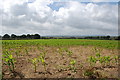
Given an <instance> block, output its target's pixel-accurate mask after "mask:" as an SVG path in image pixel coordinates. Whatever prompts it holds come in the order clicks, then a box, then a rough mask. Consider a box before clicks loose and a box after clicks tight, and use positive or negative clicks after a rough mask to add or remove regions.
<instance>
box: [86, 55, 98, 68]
mask: <svg viewBox="0 0 120 80" xmlns="http://www.w3.org/2000/svg"><path fill="white" fill-rule="evenodd" d="M87 60H88V61H89V63H90V66H94V65H95V64H96V62H97V59H96V57H93V56H90V57H89V58H88V59H87Z"/></svg>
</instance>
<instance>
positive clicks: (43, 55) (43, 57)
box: [38, 52, 47, 71]
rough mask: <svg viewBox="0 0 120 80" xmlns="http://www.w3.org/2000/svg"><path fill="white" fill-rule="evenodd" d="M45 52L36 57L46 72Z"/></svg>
mask: <svg viewBox="0 0 120 80" xmlns="http://www.w3.org/2000/svg"><path fill="white" fill-rule="evenodd" d="M45 54H46V53H45V52H43V53H41V54H40V56H39V57H38V61H40V62H41V63H42V65H43V66H44V70H45V71H47V69H46V62H45Z"/></svg>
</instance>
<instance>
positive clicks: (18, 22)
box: [0, 0, 118, 36]
mask: <svg viewBox="0 0 120 80" xmlns="http://www.w3.org/2000/svg"><path fill="white" fill-rule="evenodd" d="M92 1H93V2H92ZM101 1H102V2H101ZM104 1H106V2H103V0H84V2H81V1H77V0H71V1H68V0H66V1H63V0H61V1H60V0H58V1H55V0H3V1H1V3H0V19H1V24H2V25H1V26H0V28H1V30H2V31H1V34H2V35H3V34H5V33H8V34H12V33H14V34H17V35H20V34H35V33H38V34H40V35H42V36H45V35H79V36H80V35H118V4H117V0H114V2H113V0H104ZM109 1H110V2H109ZM115 1H116V2H115Z"/></svg>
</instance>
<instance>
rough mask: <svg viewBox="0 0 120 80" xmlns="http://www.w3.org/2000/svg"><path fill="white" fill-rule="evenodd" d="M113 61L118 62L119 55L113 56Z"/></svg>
mask: <svg viewBox="0 0 120 80" xmlns="http://www.w3.org/2000/svg"><path fill="white" fill-rule="evenodd" d="M112 59H113V61H114V62H115V63H116V65H117V64H118V61H119V56H114V57H113V58H112Z"/></svg>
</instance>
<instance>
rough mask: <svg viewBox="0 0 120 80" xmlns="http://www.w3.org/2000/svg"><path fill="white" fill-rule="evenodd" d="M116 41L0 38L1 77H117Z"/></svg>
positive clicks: (117, 47)
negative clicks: (0, 48) (0, 51)
mask: <svg viewBox="0 0 120 80" xmlns="http://www.w3.org/2000/svg"><path fill="white" fill-rule="evenodd" d="M118 43H119V41H117V40H89V39H38V40H37V39H36V40H2V77H3V78H118V74H119V73H118V67H119V65H118V64H119V63H118V62H119V56H118V52H119V46H118Z"/></svg>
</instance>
